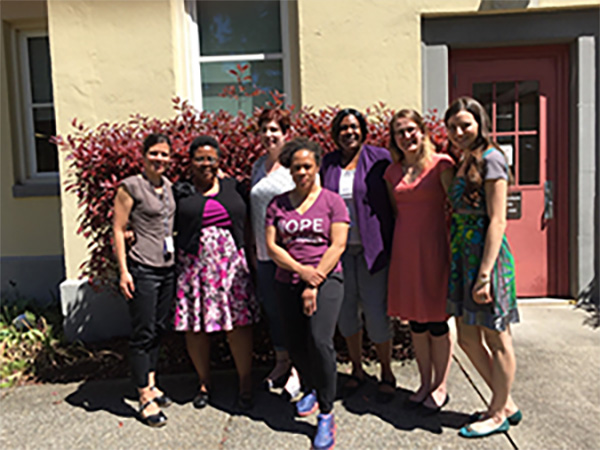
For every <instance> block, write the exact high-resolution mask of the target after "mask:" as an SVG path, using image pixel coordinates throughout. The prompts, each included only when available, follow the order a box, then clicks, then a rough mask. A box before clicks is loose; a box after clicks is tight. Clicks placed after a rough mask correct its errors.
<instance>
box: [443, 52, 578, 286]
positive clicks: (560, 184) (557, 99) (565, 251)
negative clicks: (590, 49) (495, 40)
mask: <svg viewBox="0 0 600 450" xmlns="http://www.w3.org/2000/svg"><path fill="white" fill-rule="evenodd" d="M540 57H545V58H551V59H552V60H553V61H554V67H555V71H556V72H555V73H556V87H557V89H556V92H555V95H554V99H553V101H552V102H551V103H552V105H548V106H549V107H552V106H554V107H555V108H556V114H552V113H550V114H548V121H547V152H546V154H547V155H548V157H547V161H540V169H542V167H541V166H542V165H544V166H545V167H544V168H545V170H546V171H547V178H548V179H550V180H554V219H553V220H551V221H550V222H549V223H548V291H549V293H550V295H555V296H569V295H570V289H569V236H570V234H569V189H570V186H569V98H568V97H569V91H568V88H569V47H568V45H566V44H565V45H544V46H524V47H501V48H485V49H483V48H480V49H459V50H454V49H451V50H450V58H449V59H450V64H449V70H450V74H449V75H450V76H449V80H450V98H451V100H453V99H454V98H456V97H457V92H456V91H457V84H456V80H457V78H456V77H457V68H456V65H457V63H459V62H465V61H473V62H478V63H479V62H481V63H483V62H486V61H493V60H497V59H511V60H523V64H526V63H527V60H531V59H536V58H540ZM541 119H542V117H540V120H541ZM543 163H545V164H543ZM542 170H544V169H542ZM517 276H518V275H517Z"/></svg>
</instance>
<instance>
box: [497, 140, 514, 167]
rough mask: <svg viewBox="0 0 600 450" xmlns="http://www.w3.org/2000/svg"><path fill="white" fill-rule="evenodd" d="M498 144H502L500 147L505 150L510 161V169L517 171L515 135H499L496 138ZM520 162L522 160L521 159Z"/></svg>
mask: <svg viewBox="0 0 600 450" xmlns="http://www.w3.org/2000/svg"><path fill="white" fill-rule="evenodd" d="M496 141H497V142H498V144H500V148H501V149H502V151H503V152H504V155H505V156H506V160H507V161H508V166H509V167H510V171H511V172H512V173H515V138H514V136H498V139H496ZM519 162H520V161H519Z"/></svg>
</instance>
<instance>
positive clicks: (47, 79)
mask: <svg viewBox="0 0 600 450" xmlns="http://www.w3.org/2000/svg"><path fill="white" fill-rule="evenodd" d="M27 46H28V47H29V48H28V50H29V79H30V80H31V99H32V101H33V103H51V102H52V76H51V74H50V48H49V45H48V37H45V36H44V37H32V38H29V39H27Z"/></svg>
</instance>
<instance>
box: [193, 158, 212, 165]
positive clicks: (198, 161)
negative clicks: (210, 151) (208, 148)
mask: <svg viewBox="0 0 600 450" xmlns="http://www.w3.org/2000/svg"><path fill="white" fill-rule="evenodd" d="M192 161H194V162H195V163H203V162H207V163H209V164H214V163H216V162H217V158H215V157H214V156H195V157H193V158H192Z"/></svg>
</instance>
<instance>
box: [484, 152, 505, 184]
mask: <svg viewBox="0 0 600 450" xmlns="http://www.w3.org/2000/svg"><path fill="white" fill-rule="evenodd" d="M483 160H484V164H485V179H486V180H499V179H502V180H508V166H507V164H506V158H505V157H504V155H503V154H502V152H501V151H500V150H498V149H497V148H490V149H487V150H486V151H485V152H484V153H483Z"/></svg>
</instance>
